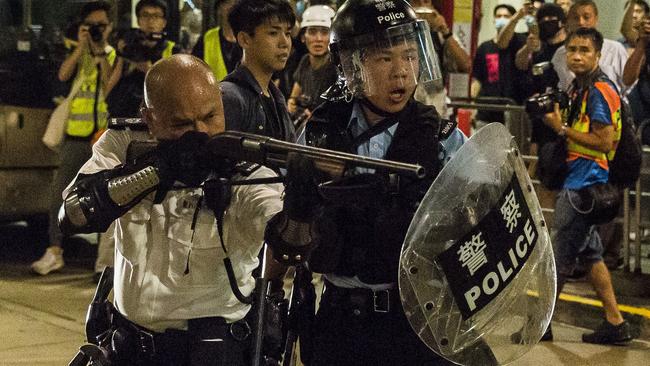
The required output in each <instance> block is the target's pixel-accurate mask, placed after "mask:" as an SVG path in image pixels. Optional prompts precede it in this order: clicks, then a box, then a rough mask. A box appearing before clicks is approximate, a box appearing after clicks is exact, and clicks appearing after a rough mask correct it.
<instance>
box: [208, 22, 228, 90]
mask: <svg viewBox="0 0 650 366" xmlns="http://www.w3.org/2000/svg"><path fill="white" fill-rule="evenodd" d="M219 29H220V27H216V28H212V29H210V30H208V31H207V32H205V36H203V60H204V61H205V62H206V63H207V64H208V65H210V68H211V69H212V72H213V73H214V76H215V77H216V78H217V81H221V80H223V78H225V77H226V75H228V69H226V63H225V62H224V60H223V55H222V54H221V41H220V40H219Z"/></svg>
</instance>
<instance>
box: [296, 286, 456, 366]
mask: <svg viewBox="0 0 650 366" xmlns="http://www.w3.org/2000/svg"><path fill="white" fill-rule="evenodd" d="M331 289H332V287H331V285H330V290H326V291H325V293H323V296H322V299H321V302H320V307H319V310H318V313H317V314H316V321H315V326H314V329H313V333H312V334H313V335H312V337H313V349H314V353H313V357H312V362H311V363H310V364H309V366H321V365H323V366H337V365H340V366H357V365H358V366H366V365H378V366H381V365H386V366H398V365H404V366H406V365H409V366H416V365H426V366H429V365H455V364H454V363H451V362H449V361H447V360H445V359H444V358H442V357H440V356H438V355H436V354H435V353H434V352H433V351H431V350H430V349H429V348H428V347H427V346H426V345H425V344H424V343H423V342H422V341H421V340H420V339H419V338H418V336H417V335H416V334H415V332H414V331H413V329H412V328H411V326H410V325H409V323H408V320H407V319H406V316H405V315H404V311H403V309H402V306H401V304H400V303H399V298H397V299H396V301H391V304H393V305H394V306H391V310H390V311H389V312H386V313H380V312H375V311H374V310H373V306H372V305H373V304H372V302H370V307H366V309H358V308H359V306H358V305H359V304H358V303H356V301H354V299H352V301H351V299H350V297H348V296H341V294H337V293H335V291H331ZM395 294H396V292H395ZM355 309H356V310H357V311H355Z"/></svg>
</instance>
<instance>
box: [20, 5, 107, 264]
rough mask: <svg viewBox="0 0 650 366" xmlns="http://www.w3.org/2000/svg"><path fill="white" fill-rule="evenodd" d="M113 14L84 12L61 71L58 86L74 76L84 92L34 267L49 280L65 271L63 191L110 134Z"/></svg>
mask: <svg viewBox="0 0 650 366" xmlns="http://www.w3.org/2000/svg"><path fill="white" fill-rule="evenodd" d="M110 9H111V7H110V5H109V4H108V3H106V2H103V1H94V2H90V3H87V4H85V5H84V6H83V8H82V9H81V14H80V16H81V19H82V22H81V24H80V25H79V30H78V32H77V42H76V47H75V48H74V49H73V50H72V52H71V53H70V54H69V55H68V57H67V58H66V59H65V61H64V62H63V64H61V67H60V68H59V75H58V76H59V80H61V81H67V80H69V79H70V78H72V77H73V76H74V82H73V85H78V86H79V92H77V94H76V95H75V97H74V99H73V100H72V103H70V106H71V107H70V115H69V119H68V121H67V123H66V131H65V140H64V141H63V144H62V145H61V149H60V152H59V156H60V158H61V164H60V165H59V169H57V171H56V174H55V176H54V181H53V182H52V194H53V195H54V197H55V198H54V199H53V200H52V206H51V207H50V213H49V215H50V221H49V240H50V246H49V247H48V248H47V250H46V251H45V254H44V255H43V256H42V257H41V258H40V259H39V260H37V261H35V262H34V263H32V265H31V268H32V271H34V272H35V273H38V274H40V275H47V274H48V273H50V272H52V271H56V270H60V269H61V268H63V266H64V261H63V250H62V249H61V242H62V240H63V235H62V234H61V231H60V230H59V228H58V227H57V224H56V222H57V214H58V211H59V206H60V205H61V191H63V189H64V188H65V185H66V184H67V183H68V182H69V181H70V180H71V179H72V178H73V177H74V175H75V173H76V172H77V170H79V167H80V166H81V165H82V164H83V162H84V161H86V160H87V159H88V157H90V155H91V147H92V142H93V140H95V139H96V137H97V135H99V134H100V133H101V132H102V131H103V130H104V129H105V128H106V116H107V113H106V109H107V107H106V103H105V102H104V95H106V93H107V90H108V84H109V78H110V71H111V65H112V64H113V62H114V61H115V50H114V49H113V48H112V47H111V46H109V45H108V43H107V42H106V40H107V38H108V35H109V34H110V32H111V21H110V19H109V14H110Z"/></svg>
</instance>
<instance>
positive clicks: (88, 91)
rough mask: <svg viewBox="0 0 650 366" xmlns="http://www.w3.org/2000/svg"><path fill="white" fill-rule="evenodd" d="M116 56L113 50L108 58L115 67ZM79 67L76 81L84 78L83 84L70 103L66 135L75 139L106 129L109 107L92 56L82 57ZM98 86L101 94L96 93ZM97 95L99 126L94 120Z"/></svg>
mask: <svg viewBox="0 0 650 366" xmlns="http://www.w3.org/2000/svg"><path fill="white" fill-rule="evenodd" d="M115 56H116V54H115V50H114V49H113V48H111V49H110V51H109V52H108V56H107V57H108V63H109V64H111V65H113V63H114V62H115ZM77 67H78V71H77V76H76V78H75V80H77V79H78V78H83V82H82V83H81V88H80V89H79V92H78V93H77V95H75V97H74V98H73V99H72V102H71V103H70V115H69V117H68V124H67V127H66V134H67V135H68V136H74V137H89V136H90V135H92V134H93V133H94V132H95V131H98V130H102V129H105V128H106V118H107V116H108V112H107V105H106V102H104V95H103V93H102V91H101V77H98V72H97V66H96V65H95V64H94V62H93V59H92V57H91V56H90V54H88V53H85V54H84V55H83V56H81V60H80V62H79V64H78V66H77ZM98 86H99V87H100V89H99V93H96V91H97V89H96V88H97V87H98ZM95 95H97V96H98V100H97V125H95V118H94V109H95Z"/></svg>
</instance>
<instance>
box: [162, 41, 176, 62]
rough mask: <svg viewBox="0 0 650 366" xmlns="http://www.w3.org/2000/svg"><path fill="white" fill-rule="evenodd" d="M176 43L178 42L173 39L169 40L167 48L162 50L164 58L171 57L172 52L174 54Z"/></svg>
mask: <svg viewBox="0 0 650 366" xmlns="http://www.w3.org/2000/svg"><path fill="white" fill-rule="evenodd" d="M175 45H176V43H174V42H172V41H167V47H165V49H164V50H163V52H162V58H170V57H172V54H173V52H172V51H173V50H174V46H175Z"/></svg>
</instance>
